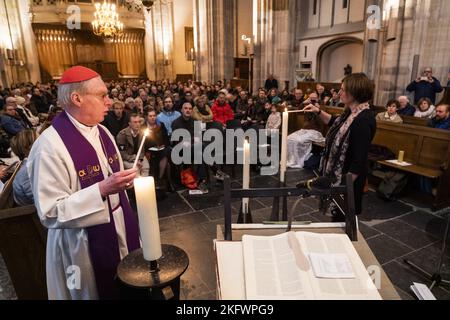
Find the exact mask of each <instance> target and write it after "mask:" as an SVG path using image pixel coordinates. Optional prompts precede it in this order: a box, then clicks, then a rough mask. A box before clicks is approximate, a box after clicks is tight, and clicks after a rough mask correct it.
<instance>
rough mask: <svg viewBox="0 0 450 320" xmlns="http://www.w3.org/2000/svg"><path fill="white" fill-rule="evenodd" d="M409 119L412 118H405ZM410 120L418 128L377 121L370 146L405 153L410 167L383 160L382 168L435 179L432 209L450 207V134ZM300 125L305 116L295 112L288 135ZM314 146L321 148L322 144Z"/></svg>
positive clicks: (333, 111)
mask: <svg viewBox="0 0 450 320" xmlns="http://www.w3.org/2000/svg"><path fill="white" fill-rule="evenodd" d="M324 110H325V111H326V112H328V113H330V114H333V115H340V114H341V113H342V111H343V109H341V108H334V107H332V108H330V107H324ZM294 115H296V116H294ZM410 118H413V117H408V118H407V119H410ZM410 120H411V121H415V123H416V124H420V125H410V124H394V123H389V122H378V123H377V133H376V135H375V138H374V141H373V144H377V145H381V146H385V147H387V148H388V149H390V150H391V151H392V152H394V153H395V154H398V152H399V151H405V161H407V162H409V163H412V164H413V165H412V166H408V167H400V166H395V165H393V164H390V163H388V162H383V161H382V162H380V164H381V165H383V166H388V167H391V168H395V169H397V170H400V171H404V172H408V173H413V174H416V175H420V176H424V177H427V178H430V179H436V180H437V181H438V188H437V195H436V197H434V199H433V203H432V208H433V210H439V209H441V208H444V207H447V206H449V205H450V191H449V190H450V131H447V130H439V129H433V128H428V127H426V126H424V122H425V121H426V120H424V119H417V118H415V119H410ZM303 124H304V115H303V114H301V113H294V114H293V115H292V116H290V118H289V132H290V133H292V132H295V131H297V130H300V129H301V128H303ZM328 129H329V128H328V127H327V126H323V128H322V133H323V134H324V136H325V135H326V134H327V133H328ZM315 145H318V146H320V147H323V146H324V144H315Z"/></svg>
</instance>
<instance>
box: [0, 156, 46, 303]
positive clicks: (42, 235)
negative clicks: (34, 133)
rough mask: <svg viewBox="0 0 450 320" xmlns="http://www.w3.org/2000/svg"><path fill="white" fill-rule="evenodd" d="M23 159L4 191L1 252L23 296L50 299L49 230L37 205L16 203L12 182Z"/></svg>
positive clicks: (0, 206) (0, 208) (0, 202)
mask: <svg viewBox="0 0 450 320" xmlns="http://www.w3.org/2000/svg"><path fill="white" fill-rule="evenodd" d="M20 165H21V163H20V162H19V163H18V165H17V167H16V169H15V171H14V173H13V175H12V176H11V178H10V179H9V181H8V182H7V183H6V184H5V187H4V189H3V191H2V193H1V195H0V253H1V255H2V257H3V260H4V261H5V264H6V267H7V269H8V272H9V275H10V277H11V281H12V283H13V286H14V289H15V291H16V294H17V297H18V298H19V299H21V300H22V299H25V300H46V299H47V285H46V275H45V269H46V267H45V252H46V242H47V231H46V230H45V229H44V227H43V226H42V224H41V222H40V221H39V218H38V215H37V212H36V208H35V207H34V206H27V207H14V199H13V192H12V182H13V181H14V177H15V176H16V174H17V172H18V171H19V169H20Z"/></svg>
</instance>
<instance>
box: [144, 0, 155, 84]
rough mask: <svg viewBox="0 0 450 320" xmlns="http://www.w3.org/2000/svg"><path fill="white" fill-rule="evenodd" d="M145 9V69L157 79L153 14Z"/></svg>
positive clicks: (151, 76) (148, 74)
mask: <svg viewBox="0 0 450 320" xmlns="http://www.w3.org/2000/svg"><path fill="white" fill-rule="evenodd" d="M143 10H144V17H145V21H144V23H145V39H144V48H145V69H146V72H147V77H148V78H149V79H151V80H156V62H155V43H154V35H153V22H152V15H151V13H150V12H148V11H147V10H146V9H143Z"/></svg>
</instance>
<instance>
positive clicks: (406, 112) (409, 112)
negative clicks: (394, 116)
mask: <svg viewBox="0 0 450 320" xmlns="http://www.w3.org/2000/svg"><path fill="white" fill-rule="evenodd" d="M398 102H399V103H400V107H399V108H398V109H397V113H398V114H399V115H400V116H410V117H413V116H414V113H416V108H414V106H412V105H411V104H410V103H409V99H408V97H407V96H400V97H398Z"/></svg>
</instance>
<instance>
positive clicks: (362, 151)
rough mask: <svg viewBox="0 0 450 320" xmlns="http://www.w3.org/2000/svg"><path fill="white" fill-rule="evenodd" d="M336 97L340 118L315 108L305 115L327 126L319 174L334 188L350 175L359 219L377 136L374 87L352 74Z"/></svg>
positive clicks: (337, 215)
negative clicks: (341, 107)
mask: <svg viewBox="0 0 450 320" xmlns="http://www.w3.org/2000/svg"><path fill="white" fill-rule="evenodd" d="M339 95H340V99H341V102H342V103H343V104H345V110H344V113H343V114H342V115H341V116H340V117H333V116H331V115H330V114H328V113H326V112H324V111H322V110H320V108H318V107H316V106H314V105H309V106H307V107H306V108H305V109H304V111H306V112H313V113H316V114H318V115H319V117H320V119H321V120H322V121H323V123H325V124H326V125H328V126H330V131H329V133H328V135H327V139H326V146H325V152H324V156H323V158H322V161H321V166H320V171H321V174H322V175H323V176H326V177H329V178H330V179H331V181H332V183H333V185H341V184H343V183H345V178H344V176H345V175H346V174H348V173H351V174H352V176H353V181H354V189H355V208H356V214H358V215H359V214H361V206H362V196H363V194H364V186H365V183H366V179H367V174H368V153H369V147H370V145H371V143H372V140H373V138H374V137H375V132H376V121H375V116H374V113H373V112H372V110H371V109H370V106H369V101H371V100H372V99H373V95H374V86H373V83H372V82H371V81H370V80H369V79H368V78H367V76H366V75H365V74H363V73H356V74H352V75H350V76H348V77H346V78H345V79H344V80H343V83H342V87H341V91H340V92H339ZM334 218H335V219H334V220H335V221H340V220H342V219H343V215H342V213H340V212H339V211H338V210H334Z"/></svg>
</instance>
